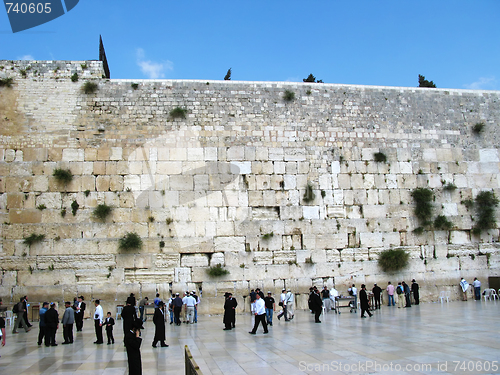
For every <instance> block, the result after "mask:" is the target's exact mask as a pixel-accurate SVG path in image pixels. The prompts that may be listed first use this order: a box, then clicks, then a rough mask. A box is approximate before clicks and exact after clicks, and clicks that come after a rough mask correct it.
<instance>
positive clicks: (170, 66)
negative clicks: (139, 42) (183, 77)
mask: <svg viewBox="0 0 500 375" xmlns="http://www.w3.org/2000/svg"><path fill="white" fill-rule="evenodd" d="M136 54H137V65H138V66H139V67H140V68H141V72H142V73H143V74H144V75H146V76H147V77H148V78H152V79H155V78H164V77H165V72H166V71H171V70H174V63H173V62H172V61H168V60H167V61H163V62H154V61H151V60H146V54H145V52H144V50H143V49H142V48H137V52H136Z"/></svg>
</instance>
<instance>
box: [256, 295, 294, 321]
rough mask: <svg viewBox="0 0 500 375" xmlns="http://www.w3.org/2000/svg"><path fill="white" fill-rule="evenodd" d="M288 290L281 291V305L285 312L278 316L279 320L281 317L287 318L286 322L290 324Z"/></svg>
mask: <svg viewBox="0 0 500 375" xmlns="http://www.w3.org/2000/svg"><path fill="white" fill-rule="evenodd" d="M285 292H286V290H285V289H283V290H282V291H281V294H280V303H281V307H282V308H283V310H282V311H281V312H280V313H279V314H278V320H280V319H281V317H282V316H283V315H284V316H285V322H288V314H287V311H286V309H287V307H286V293H285ZM252 313H253V310H252Z"/></svg>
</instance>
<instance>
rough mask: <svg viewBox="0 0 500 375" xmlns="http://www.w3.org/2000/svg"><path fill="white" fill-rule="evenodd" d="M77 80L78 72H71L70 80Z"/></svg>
mask: <svg viewBox="0 0 500 375" xmlns="http://www.w3.org/2000/svg"><path fill="white" fill-rule="evenodd" d="M77 81H78V73H73V75H72V76H71V82H77Z"/></svg>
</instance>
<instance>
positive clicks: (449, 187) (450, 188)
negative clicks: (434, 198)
mask: <svg viewBox="0 0 500 375" xmlns="http://www.w3.org/2000/svg"><path fill="white" fill-rule="evenodd" d="M443 190H444V191H449V192H452V191H455V190H457V186H456V185H455V184H453V183H451V182H448V183H447V184H446V185H444V186H443Z"/></svg>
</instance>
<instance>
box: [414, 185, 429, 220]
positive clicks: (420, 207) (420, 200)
mask: <svg viewBox="0 0 500 375" xmlns="http://www.w3.org/2000/svg"><path fill="white" fill-rule="evenodd" d="M411 196H412V197H413V200H414V201H415V211H414V212H415V216H416V217H417V218H418V220H419V221H420V223H421V224H422V225H430V224H431V223H432V222H431V218H432V204H431V202H432V200H433V199H434V193H433V192H432V191H431V190H430V189H426V188H417V189H415V190H413V191H412V192H411Z"/></svg>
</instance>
